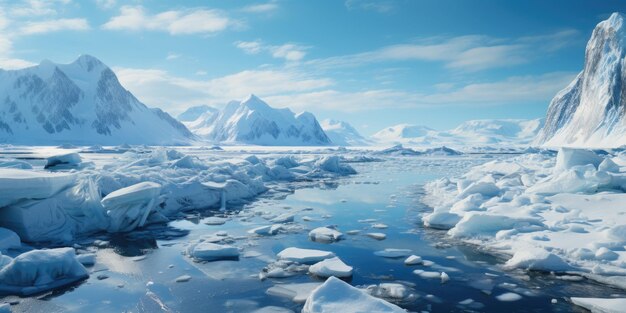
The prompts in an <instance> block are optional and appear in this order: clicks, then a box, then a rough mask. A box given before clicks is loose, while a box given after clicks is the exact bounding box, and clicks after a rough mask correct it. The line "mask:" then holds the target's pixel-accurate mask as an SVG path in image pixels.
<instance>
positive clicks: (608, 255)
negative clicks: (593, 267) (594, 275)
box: [595, 247, 619, 261]
mask: <svg viewBox="0 0 626 313" xmlns="http://www.w3.org/2000/svg"><path fill="white" fill-rule="evenodd" d="M595 256H596V259H598V260H606V261H614V260H617V259H618V258H619V254H617V253H615V252H613V251H611V250H609V249H608V248H606V247H602V248H600V249H598V251H596V253H595Z"/></svg>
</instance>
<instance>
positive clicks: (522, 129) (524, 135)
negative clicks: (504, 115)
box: [372, 119, 543, 147]
mask: <svg viewBox="0 0 626 313" xmlns="http://www.w3.org/2000/svg"><path fill="white" fill-rule="evenodd" d="M542 126H543V119H534V120H521V119H491V120H470V121H466V122H464V123H462V124H461V125H459V126H457V127H456V128H454V129H451V130H447V131H436V130H433V129H431V128H428V127H425V126H412V125H406V124H401V125H397V126H393V127H389V128H385V129H383V130H381V131H379V132H378V133H376V134H374V135H373V136H372V137H373V138H374V139H375V140H376V141H378V142H379V143H387V144H391V143H402V144H407V145H418V146H441V145H445V146H452V147H467V146H489V145H496V144H497V145H507V146H517V145H528V144H530V143H531V142H532V141H533V139H534V138H535V137H536V136H537V133H538V132H539V130H540V129H541V127H542Z"/></svg>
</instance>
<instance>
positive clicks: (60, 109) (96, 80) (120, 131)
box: [0, 55, 193, 145]
mask: <svg viewBox="0 0 626 313" xmlns="http://www.w3.org/2000/svg"><path fill="white" fill-rule="evenodd" d="M192 139H193V135H192V134H191V132H189V130H187V128H186V127H185V126H184V125H182V124H181V123H180V122H178V121H176V120H175V119H174V118H172V117H171V116H170V115H168V114H167V113H165V112H163V111H161V110H159V109H151V108H148V107H146V106H145V105H144V104H143V103H141V102H139V100H137V99H136V98H135V97H134V96H133V95H132V94H131V93H130V92H129V91H127V90H126V89H124V87H122V85H120V83H119V81H118V80H117V77H116V76H115V73H113V71H112V70H111V69H109V68H108V67H107V66H106V65H104V64H103V63H102V62H100V61H99V60H98V59H96V58H94V57H92V56H89V55H83V56H80V57H79V58H78V59H77V60H76V61H74V62H72V63H70V64H55V63H52V62H50V61H43V62H41V64H39V65H37V66H33V67H30V68H25V69H21V70H13V71H5V70H0V142H4V143H16V144H35V145H39V144H40V145H54V144H58V143H73V144H107V145H116V144H123V143H127V144H185V143H188V142H190V141H191V140H192Z"/></svg>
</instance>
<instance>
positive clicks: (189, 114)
mask: <svg viewBox="0 0 626 313" xmlns="http://www.w3.org/2000/svg"><path fill="white" fill-rule="evenodd" d="M218 111H219V110H218V109H216V108H214V107H210V106H208V105H198V106H194V107H190V108H188V109H187V110H185V112H183V113H180V114H178V116H176V119H177V120H179V121H181V122H183V123H184V122H193V121H195V120H197V119H198V118H199V117H200V116H202V115H203V114H211V115H213V114H215V113H217V112H218ZM205 119H207V118H206V117H205Z"/></svg>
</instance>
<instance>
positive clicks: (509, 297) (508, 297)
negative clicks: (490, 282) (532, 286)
mask: <svg viewBox="0 0 626 313" xmlns="http://www.w3.org/2000/svg"><path fill="white" fill-rule="evenodd" d="M496 299H498V300H499V301H503V302H512V301H517V300H520V299H522V296H520V295H518V294H516V293H514V292H506V293H503V294H501V295H499V296H496Z"/></svg>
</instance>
